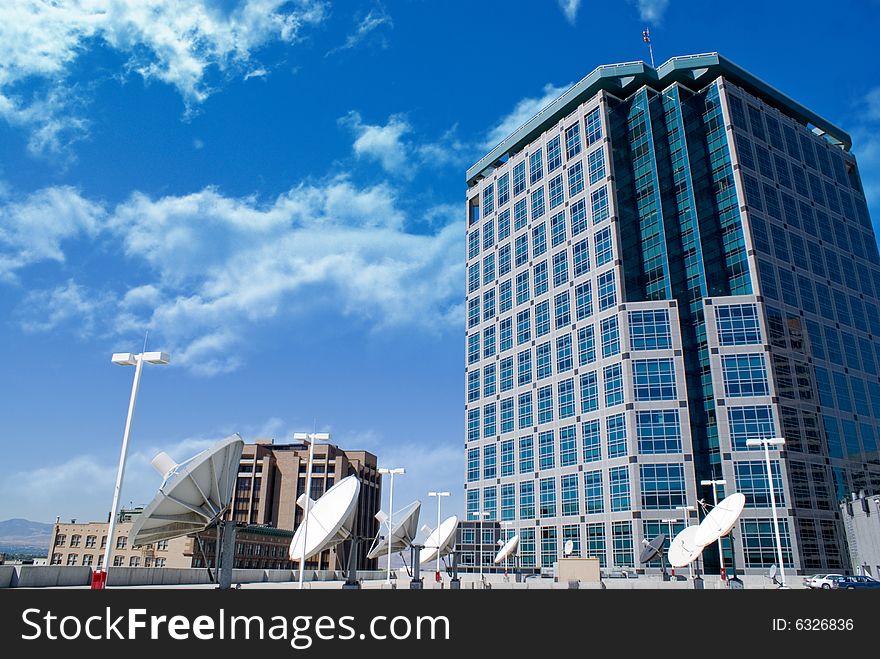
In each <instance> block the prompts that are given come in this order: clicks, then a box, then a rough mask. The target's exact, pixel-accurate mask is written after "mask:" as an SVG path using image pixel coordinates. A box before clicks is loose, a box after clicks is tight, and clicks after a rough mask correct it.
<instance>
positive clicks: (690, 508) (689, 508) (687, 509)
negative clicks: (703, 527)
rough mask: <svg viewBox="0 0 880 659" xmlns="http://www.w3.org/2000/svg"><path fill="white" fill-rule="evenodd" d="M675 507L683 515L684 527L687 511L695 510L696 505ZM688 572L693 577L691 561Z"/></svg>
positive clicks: (686, 523) (670, 541) (686, 525)
mask: <svg viewBox="0 0 880 659" xmlns="http://www.w3.org/2000/svg"><path fill="white" fill-rule="evenodd" d="M675 509H676V510H680V511H681V514H682V515H683V516H684V528H687V527H688V511H689V510H696V509H697V507H696V506H676V507H675ZM669 543H670V545H671V544H672V538H670V539H669ZM688 574H689V575H690V576H691V577H692V578H693V576H694V563H693V561H691V562H690V563H688Z"/></svg>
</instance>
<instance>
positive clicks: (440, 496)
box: [428, 492, 449, 582]
mask: <svg viewBox="0 0 880 659" xmlns="http://www.w3.org/2000/svg"><path fill="white" fill-rule="evenodd" d="M428 496H429V497H437V578H436V580H437V581H438V582H439V581H440V502H441V501H442V499H443V497H448V496H449V492H428Z"/></svg>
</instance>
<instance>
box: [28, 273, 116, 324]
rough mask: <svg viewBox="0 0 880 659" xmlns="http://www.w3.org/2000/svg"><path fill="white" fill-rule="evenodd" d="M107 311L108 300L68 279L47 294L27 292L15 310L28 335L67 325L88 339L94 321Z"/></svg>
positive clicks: (109, 302)
mask: <svg viewBox="0 0 880 659" xmlns="http://www.w3.org/2000/svg"><path fill="white" fill-rule="evenodd" d="M108 309H110V310H112V309H111V299H110V297H109V296H108V295H107V294H106V293H103V292H99V291H92V290H89V289H87V288H85V287H83V286H80V285H79V284H77V283H76V282H74V281H73V280H69V281H68V282H67V283H66V284H65V285H64V286H57V287H56V288H53V289H51V290H47V291H31V292H30V293H28V294H27V296H25V299H24V301H23V302H22V304H21V305H20V307H19V310H20V314H21V315H22V320H21V326H22V328H23V329H24V330H25V331H28V332H50V331H52V330H54V329H55V328H57V327H59V326H61V325H63V324H66V323H70V324H71V326H72V327H74V328H75V331H76V333H77V334H78V335H79V336H80V337H82V338H85V337H88V336H91V335H92V333H93V332H94V331H95V325H96V323H97V322H98V319H99V318H100V317H102V316H105V315H106V313H107V311H108Z"/></svg>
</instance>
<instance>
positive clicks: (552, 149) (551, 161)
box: [547, 135, 562, 172]
mask: <svg viewBox="0 0 880 659" xmlns="http://www.w3.org/2000/svg"><path fill="white" fill-rule="evenodd" d="M561 142H562V140H561V138H560V137H559V135H557V136H556V137H554V138H553V139H552V140H550V141H549V142H547V171H548V172H552V171H554V170H556V169H559V167H561V166H562V145H561Z"/></svg>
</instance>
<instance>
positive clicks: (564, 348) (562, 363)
mask: <svg viewBox="0 0 880 659" xmlns="http://www.w3.org/2000/svg"><path fill="white" fill-rule="evenodd" d="M572 368H574V357H573V355H572V349H571V334H563V335H562V336H559V337H557V338H556V372H557V373H565V372H566V371H570V370H571V369H572Z"/></svg>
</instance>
